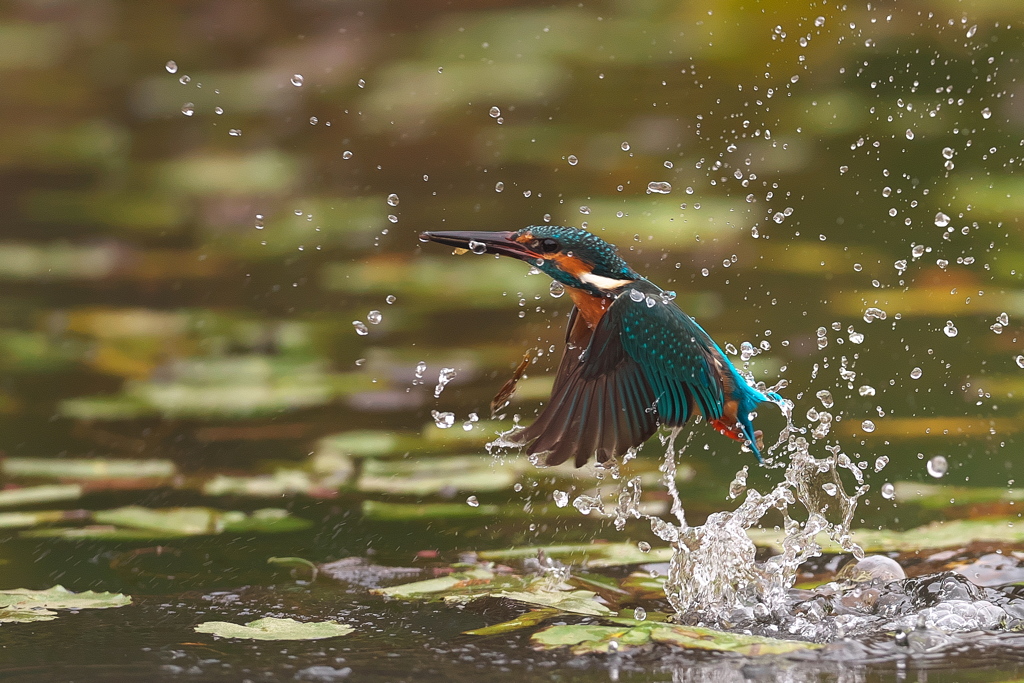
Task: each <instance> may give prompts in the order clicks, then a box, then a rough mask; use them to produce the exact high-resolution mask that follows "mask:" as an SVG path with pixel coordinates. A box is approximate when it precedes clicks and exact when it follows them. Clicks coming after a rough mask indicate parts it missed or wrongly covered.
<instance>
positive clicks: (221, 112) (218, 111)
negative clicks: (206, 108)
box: [213, 107, 224, 116]
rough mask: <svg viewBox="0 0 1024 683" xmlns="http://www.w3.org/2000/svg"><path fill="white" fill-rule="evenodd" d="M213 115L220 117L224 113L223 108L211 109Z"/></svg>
mask: <svg viewBox="0 0 1024 683" xmlns="http://www.w3.org/2000/svg"><path fill="white" fill-rule="evenodd" d="M213 113H214V114H216V115H217V116H220V115H221V114H223V113H224V108H223V107H214V108H213Z"/></svg>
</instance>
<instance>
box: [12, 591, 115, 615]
mask: <svg viewBox="0 0 1024 683" xmlns="http://www.w3.org/2000/svg"><path fill="white" fill-rule="evenodd" d="M131 603H132V599H131V598H130V597H128V596H127V595H124V594H122V593H97V592H95V591H85V592H82V593H72V592H71V591H69V590H68V589H66V588H64V586H53V587H52V588H47V589H46V590H31V589H28V588H9V589H7V590H3V591H0V623H2V622H8V623H10V622H14V623H25V622H31V621H52V620H54V619H56V618H57V613H56V612H55V611H54V610H65V609H66V610H82V609H110V608H113V607H124V606H125V605H130V604H131Z"/></svg>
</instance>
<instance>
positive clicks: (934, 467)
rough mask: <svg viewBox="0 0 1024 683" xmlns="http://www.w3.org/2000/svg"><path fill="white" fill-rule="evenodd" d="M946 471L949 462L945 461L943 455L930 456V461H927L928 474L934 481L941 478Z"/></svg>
mask: <svg viewBox="0 0 1024 683" xmlns="http://www.w3.org/2000/svg"><path fill="white" fill-rule="evenodd" d="M948 469H949V461H948V460H946V457H945V456H944V455H935V456H932V458H931V460H929V461H928V474H930V475H931V476H933V477H935V478H936V479H940V478H942V477H943V476H944V475H945V474H946V471H947V470H948Z"/></svg>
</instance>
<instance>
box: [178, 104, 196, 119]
mask: <svg viewBox="0 0 1024 683" xmlns="http://www.w3.org/2000/svg"><path fill="white" fill-rule="evenodd" d="M181 113H182V114H184V115H185V116H192V114H195V113H196V105H195V104H193V103H192V102H186V103H185V104H183V105H181Z"/></svg>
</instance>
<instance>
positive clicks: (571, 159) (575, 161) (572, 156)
mask: <svg viewBox="0 0 1024 683" xmlns="http://www.w3.org/2000/svg"><path fill="white" fill-rule="evenodd" d="M566 161H568V162H569V165H570V166H575V165H576V164H578V163H580V160H579V159H577V158H576V155H575V154H570V155H569V156H568V158H566Z"/></svg>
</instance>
